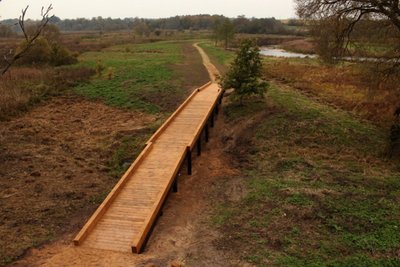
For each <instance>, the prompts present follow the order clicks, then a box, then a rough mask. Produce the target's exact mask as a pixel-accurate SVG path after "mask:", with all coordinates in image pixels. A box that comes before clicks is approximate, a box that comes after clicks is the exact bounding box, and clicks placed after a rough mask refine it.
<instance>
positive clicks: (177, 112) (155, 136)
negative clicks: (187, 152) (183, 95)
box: [147, 82, 211, 143]
mask: <svg viewBox="0 0 400 267" xmlns="http://www.w3.org/2000/svg"><path fill="white" fill-rule="evenodd" d="M210 84H211V82H208V83H206V84H205V85H203V86H201V87H200V88H198V89H197V90H194V91H193V93H192V94H191V95H190V96H189V97H188V98H187V99H186V100H185V101H184V102H183V103H182V104H181V105H180V106H179V107H178V109H177V110H176V111H175V112H174V113H173V114H172V115H171V116H170V117H169V118H168V119H167V121H166V122H164V124H163V125H162V126H161V127H160V128H159V129H158V130H157V131H156V132H155V133H154V134H153V136H152V137H150V139H149V141H147V142H148V143H149V142H154V141H155V139H157V137H158V136H159V135H160V134H161V133H162V132H163V131H164V130H165V129H166V128H167V127H168V125H169V124H170V123H171V122H172V120H173V119H174V118H175V117H176V116H177V115H178V114H179V112H181V111H182V110H183V108H184V107H185V106H186V105H187V104H188V103H189V102H190V100H191V99H192V98H193V97H194V96H195V95H196V94H197V93H198V92H200V91H201V90H202V88H203V87H207V86H208V85H210Z"/></svg>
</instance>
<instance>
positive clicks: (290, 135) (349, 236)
mask: <svg viewBox="0 0 400 267" xmlns="http://www.w3.org/2000/svg"><path fill="white" fill-rule="evenodd" d="M267 99H268V101H267V102H268V103H267V104H266V103H264V104H263V103H262V102H256V103H255V105H251V104H247V106H245V107H244V108H243V107H240V106H237V105H234V104H231V105H229V106H228V107H227V108H226V109H225V113H227V115H228V122H229V123H232V127H233V125H238V124H240V123H241V122H244V121H247V120H249V119H250V118H257V117H260V116H261V118H262V119H259V120H258V121H257V122H256V123H254V125H252V126H251V127H252V128H251V130H250V129H245V131H251V132H252V134H251V135H250V136H249V135H247V137H246V138H248V139H250V140H239V146H240V143H243V144H244V145H243V147H242V148H241V149H242V150H243V149H245V150H247V156H246V157H247V161H246V162H250V163H251V165H250V166H247V167H243V168H242V172H243V173H244V174H245V175H246V177H247V185H248V188H249V190H250V192H249V193H248V195H247V196H246V197H244V199H243V200H241V201H240V202H239V203H229V202H228V203H223V204H220V207H223V208H220V209H218V210H217V211H216V217H215V218H217V221H218V225H220V226H219V227H220V228H221V229H222V232H223V233H224V237H223V242H225V243H226V242H229V243H230V244H231V246H232V247H237V248H238V253H240V254H241V256H242V258H243V259H244V260H246V261H249V262H251V263H254V264H256V265H257V266H265V265H274V266H400V259H399V258H398V252H399V251H400V220H399V216H400V206H399V205H398V203H399V201H400V173H399V171H398V168H396V166H395V165H394V164H393V163H391V162H388V161H387V160H385V158H383V156H382V155H383V151H384V149H385V145H386V141H385V140H386V139H385V138H386V136H385V133H384V131H383V130H381V129H379V128H377V127H375V126H373V125H372V124H369V123H366V122H362V121H359V120H357V119H354V118H353V117H351V116H350V115H349V114H348V113H346V112H343V111H340V110H337V109H333V108H331V107H328V106H325V105H323V104H319V103H316V102H314V101H312V100H310V99H309V98H307V97H305V96H304V95H302V94H300V93H298V92H297V91H293V90H291V89H283V88H279V87H277V86H272V87H271V88H270V89H269V92H268V96H267ZM263 114H264V115H263ZM249 144H250V145H249ZM254 151H255V152H254ZM242 153H245V152H242ZM247 165H248V164H247ZM227 214H228V215H229V216H226V215H227ZM260 244H262V245H260ZM245 248H251V249H245Z"/></svg>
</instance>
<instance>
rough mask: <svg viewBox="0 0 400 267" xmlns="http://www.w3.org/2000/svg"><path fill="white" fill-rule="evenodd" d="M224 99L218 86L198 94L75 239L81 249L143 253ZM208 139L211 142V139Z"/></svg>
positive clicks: (166, 126)
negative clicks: (181, 173) (180, 173)
mask: <svg viewBox="0 0 400 267" xmlns="http://www.w3.org/2000/svg"><path fill="white" fill-rule="evenodd" d="M221 97H222V90H221V89H220V88H219V86H218V84H216V83H211V82H210V83H208V84H206V85H204V86H203V87H200V88H199V89H197V90H195V91H194V92H193V93H192V94H191V95H190V96H189V98H188V99H187V100H186V101H185V102H184V103H183V104H182V105H181V106H180V107H179V108H178V109H177V110H176V111H175V113H174V114H172V115H171V117H170V118H169V119H168V120H167V121H166V122H165V123H164V124H163V126H161V127H160V129H159V130H158V131H157V132H156V133H155V134H154V135H153V136H152V137H151V138H150V140H149V141H148V142H147V143H146V147H145V149H144V150H143V151H142V153H141V154H140V155H139V156H138V158H137V159H136V161H135V162H134V163H133V164H132V165H131V167H130V168H129V169H128V171H127V172H126V173H125V174H124V176H123V177H122V178H121V180H120V181H119V182H118V184H117V185H116V186H115V187H114V189H113V190H112V191H111V193H110V194H109V195H108V196H107V198H106V199H105V200H104V202H103V203H102V204H101V205H100V207H99V208H98V209H97V210H96V212H95V213H94V214H93V216H92V217H91V218H90V219H89V221H88V222H87V223H86V225H85V226H84V227H83V228H82V230H81V231H80V232H79V234H78V235H77V236H76V238H75V239H74V244H75V245H82V244H83V245H84V246H88V247H91V248H97V249H105V250H113V251H122V252H128V251H132V252H133V253H140V252H141V251H142V249H143V246H144V244H145V241H146V238H147V237H148V235H149V234H150V232H151V229H152V227H153V225H154V223H155V221H156V219H157V217H158V215H159V213H160V211H161V208H162V206H163V203H164V202H165V200H166V197H167V196H168V193H169V192H170V191H171V188H172V187H173V186H174V183H176V177H177V174H178V171H179V169H180V168H181V166H182V164H183V163H184V161H185V159H186V160H187V163H188V172H189V173H191V151H192V150H193V149H194V147H195V146H196V143H197V144H198V145H199V143H198V140H199V138H200V137H201V134H202V132H204V131H205V132H206V135H208V127H209V125H211V124H213V120H214V114H215V112H217V111H218V105H219V103H220V100H221ZM206 138H207V137H206Z"/></svg>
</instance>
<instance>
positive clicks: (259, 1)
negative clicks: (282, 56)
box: [0, 0, 295, 19]
mask: <svg viewBox="0 0 400 267" xmlns="http://www.w3.org/2000/svg"><path fill="white" fill-rule="evenodd" d="M293 2H294V1H293V0H196V1H192V0H111V1H102V0H101V1H94V0H51V1H48V0H2V1H1V2H0V16H1V19H8V18H17V17H19V14H20V13H21V9H22V8H24V7H25V6H26V5H28V4H29V5H30V8H29V12H28V13H29V14H28V17H29V18H38V16H39V15H40V9H41V7H42V6H48V5H49V4H50V3H52V4H53V7H54V10H53V14H54V15H56V16H58V17H60V18H62V19H65V18H92V17H97V16H102V17H112V18H126V17H140V18H160V17H163V18H164V17H171V16H175V15H196V14H218V15H225V16H227V17H237V16H239V15H245V16H246V17H257V18H263V17H275V18H278V19H285V18H292V17H294V16H295V12H294V3H293Z"/></svg>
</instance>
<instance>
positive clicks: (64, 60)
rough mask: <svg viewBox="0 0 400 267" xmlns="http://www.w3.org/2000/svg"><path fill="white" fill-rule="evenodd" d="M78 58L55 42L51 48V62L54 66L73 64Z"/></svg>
mask: <svg viewBox="0 0 400 267" xmlns="http://www.w3.org/2000/svg"><path fill="white" fill-rule="evenodd" d="M77 62H78V60H77V58H76V57H75V56H74V55H72V54H71V52H70V51H69V50H68V49H66V48H64V47H62V46H60V45H59V44H54V45H53V46H52V49H51V57H50V63H51V65H53V66H61V65H71V64H75V63H77Z"/></svg>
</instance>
